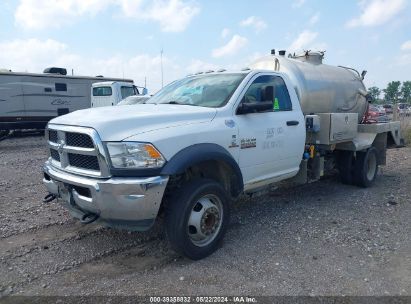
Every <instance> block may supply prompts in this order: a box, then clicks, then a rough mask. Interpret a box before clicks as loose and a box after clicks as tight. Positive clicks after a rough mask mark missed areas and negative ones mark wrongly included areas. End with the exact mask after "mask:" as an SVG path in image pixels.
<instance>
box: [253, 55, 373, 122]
mask: <svg viewBox="0 0 411 304" xmlns="http://www.w3.org/2000/svg"><path fill="white" fill-rule="evenodd" d="M322 57H323V54H319V53H313V54H308V55H307V54H306V55H302V56H299V57H293V58H287V57H285V56H275V55H270V56H265V57H262V58H260V59H258V60H256V61H255V62H253V63H252V64H251V65H250V68H252V69H262V70H275V71H279V72H282V73H285V74H287V75H288V77H289V78H290V79H291V81H292V82H293V84H294V89H295V91H296V93H297V96H298V98H299V99H300V104H301V108H302V110H303V113H304V114H313V113H358V122H360V121H361V120H362V117H363V115H364V113H365V111H366V110H367V104H368V102H367V98H366V95H367V91H366V88H365V86H364V84H363V82H362V77H361V76H360V75H359V74H358V73H357V72H356V71H354V70H351V69H348V68H344V67H336V66H330V65H326V64H322Z"/></svg>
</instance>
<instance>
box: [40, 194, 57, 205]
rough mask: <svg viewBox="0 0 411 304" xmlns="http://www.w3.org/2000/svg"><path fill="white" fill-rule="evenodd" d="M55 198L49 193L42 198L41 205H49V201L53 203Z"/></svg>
mask: <svg viewBox="0 0 411 304" xmlns="http://www.w3.org/2000/svg"><path fill="white" fill-rule="evenodd" d="M56 198H57V196H56V195H55V194H53V193H49V194H47V195H46V196H45V197H44V198H43V203H50V202H51V201H54V200H55V199H56Z"/></svg>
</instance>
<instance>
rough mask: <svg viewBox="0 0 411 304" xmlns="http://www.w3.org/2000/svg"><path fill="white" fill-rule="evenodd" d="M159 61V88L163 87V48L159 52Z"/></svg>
mask: <svg viewBox="0 0 411 304" xmlns="http://www.w3.org/2000/svg"><path fill="white" fill-rule="evenodd" d="M160 61H161V88H163V86H164V73H163V48H161V52H160Z"/></svg>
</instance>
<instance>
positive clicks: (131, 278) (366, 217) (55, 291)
mask: <svg viewBox="0 0 411 304" xmlns="http://www.w3.org/2000/svg"><path fill="white" fill-rule="evenodd" d="M45 159H46V149H45V142H44V139H43V138H42V137H41V136H37V137H34V136H33V137H25V138H14V139H8V140H5V141H3V142H0V208H1V213H0V237H1V238H0V274H1V275H0V293H1V294H3V295H5V294H24V295H89V294H97V295H154V294H156V295H183V294H185V295H194V294H201V295H222V294H224V295H227V294H232V295H239V294H243V295H244V294H248V295H411V238H410V235H411V221H410V218H411V148H402V149H393V150H390V151H389V152H388V156H387V166H385V167H383V169H382V170H380V173H379V176H378V179H377V182H376V184H375V185H374V186H373V187H372V188H370V189H360V188H356V187H353V186H344V185H341V184H340V183H339V182H338V180H337V178H336V177H331V178H327V179H325V180H323V181H321V182H318V183H314V184H310V185H306V186H303V187H299V188H295V191H289V190H277V191H275V192H272V193H269V194H268V195H266V196H263V197H258V198H254V199H250V200H244V201H241V202H240V203H238V204H237V206H236V207H235V210H234V211H233V214H232V221H231V228H230V229H229V231H228V233H227V235H226V238H225V242H224V244H223V247H222V248H221V249H219V250H218V251H217V252H216V253H215V254H213V255H212V256H211V257H209V258H207V259H204V260H202V261H198V262H193V261H190V260H187V259H185V258H181V257H179V256H177V255H176V254H175V253H173V252H172V251H169V250H168V249H167V244H166V242H165V241H164V237H163V233H162V230H161V225H157V226H156V227H155V228H154V229H153V230H152V231H150V232H148V233H129V232H124V231H115V230H111V229H107V228H102V227H99V226H97V225H89V226H83V225H81V224H80V223H79V222H77V221H75V220H73V219H72V218H71V217H70V215H69V214H68V213H67V212H66V211H65V210H64V209H63V208H62V207H61V206H60V205H59V204H58V203H54V204H49V205H45V204H43V203H41V199H42V198H43V197H44V195H45V194H46V192H45V189H44V188H43V186H42V184H41V179H42V173H41V169H40V168H41V165H42V163H43V162H44V160H45Z"/></svg>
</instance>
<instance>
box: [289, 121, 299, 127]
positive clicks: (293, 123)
mask: <svg viewBox="0 0 411 304" xmlns="http://www.w3.org/2000/svg"><path fill="white" fill-rule="evenodd" d="M299 123H300V122H299V121H298V120H289V121H287V126H296V125H298V124H299Z"/></svg>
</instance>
